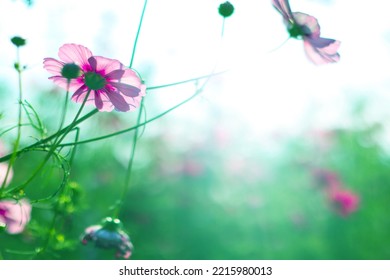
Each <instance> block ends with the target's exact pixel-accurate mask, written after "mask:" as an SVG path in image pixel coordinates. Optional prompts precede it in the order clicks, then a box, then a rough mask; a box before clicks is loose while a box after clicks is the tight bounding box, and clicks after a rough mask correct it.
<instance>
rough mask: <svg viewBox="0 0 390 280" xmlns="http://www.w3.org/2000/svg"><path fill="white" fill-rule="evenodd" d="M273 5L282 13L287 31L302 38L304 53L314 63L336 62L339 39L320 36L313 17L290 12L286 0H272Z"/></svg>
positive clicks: (292, 35) (338, 58) (295, 36)
mask: <svg viewBox="0 0 390 280" xmlns="http://www.w3.org/2000/svg"><path fill="white" fill-rule="evenodd" d="M272 4H273V6H274V7H275V8H276V10H277V11H278V12H279V13H281V14H282V16H283V19H284V21H285V24H286V25H287V29H288V32H289V34H290V36H291V37H293V38H302V39H303V45H304V49H305V53H306V55H307V57H308V58H309V59H310V60H311V61H312V62H313V63H314V64H317V65H319V64H326V63H330V62H337V61H339V60H340V55H339V54H338V53H337V50H338V49H339V47H340V41H337V40H334V39H327V38H322V37H320V26H319V24H318V21H317V19H316V18H315V17H313V16H310V15H307V14H304V13H300V12H294V13H293V12H292V11H291V8H290V4H289V2H288V0H272Z"/></svg>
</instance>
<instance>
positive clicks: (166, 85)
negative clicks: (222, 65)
mask: <svg viewBox="0 0 390 280" xmlns="http://www.w3.org/2000/svg"><path fill="white" fill-rule="evenodd" d="M226 72H227V70H225V71H221V72H217V73H214V74H211V75H204V76H200V77H197V78H193V79H188V80H184V81H180V82H176V83H171V84H165V85H161V86H154V87H148V88H147V89H146V90H148V91H150V90H154V89H160V88H165V87H172V86H177V85H180V84H185V83H190V82H195V81H198V80H201V79H205V78H209V77H212V76H217V75H221V74H224V73H226Z"/></svg>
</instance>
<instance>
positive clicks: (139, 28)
mask: <svg viewBox="0 0 390 280" xmlns="http://www.w3.org/2000/svg"><path fill="white" fill-rule="evenodd" d="M147 3H148V1H147V0H145V2H144V7H143V9H142V14H141V18H140V20H139V24H138V30H137V34H136V35H135V40H134V45H133V52H132V54H131V59H130V66H129V68H131V67H132V66H133V62H134V56H135V50H136V48H137V43H138V37H139V34H140V32H141V26H142V21H143V19H144V15H145V10H146V4H147Z"/></svg>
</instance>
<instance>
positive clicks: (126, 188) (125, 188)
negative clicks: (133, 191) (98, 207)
mask: <svg viewBox="0 0 390 280" xmlns="http://www.w3.org/2000/svg"><path fill="white" fill-rule="evenodd" d="M143 109H144V107H143V100H142V101H141V106H140V110H139V112H138V117H137V126H138V127H137V128H136V129H135V131H134V135H133V145H132V146H131V151H130V159H129V163H128V165H127V171H126V177H125V182H124V185H123V191H122V195H121V198H120V200H119V203H118V204H117V207H116V209H115V212H114V215H113V216H114V217H115V218H118V216H119V212H120V210H121V208H122V205H123V202H124V201H125V199H126V195H127V193H128V191H129V189H130V182H131V171H132V168H133V162H134V157H135V150H136V147H137V141H138V131H139V130H138V128H139V126H140V123H141V116H142V110H143Z"/></svg>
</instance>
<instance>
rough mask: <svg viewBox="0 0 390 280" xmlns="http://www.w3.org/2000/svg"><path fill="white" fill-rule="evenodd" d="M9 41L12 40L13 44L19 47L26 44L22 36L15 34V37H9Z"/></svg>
mask: <svg viewBox="0 0 390 280" xmlns="http://www.w3.org/2000/svg"><path fill="white" fill-rule="evenodd" d="M11 42H12V44H14V45H15V46H17V47H18V48H19V47H22V46H24V45H25V44H26V39H23V38H22V37H19V36H15V37H12V38H11Z"/></svg>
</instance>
